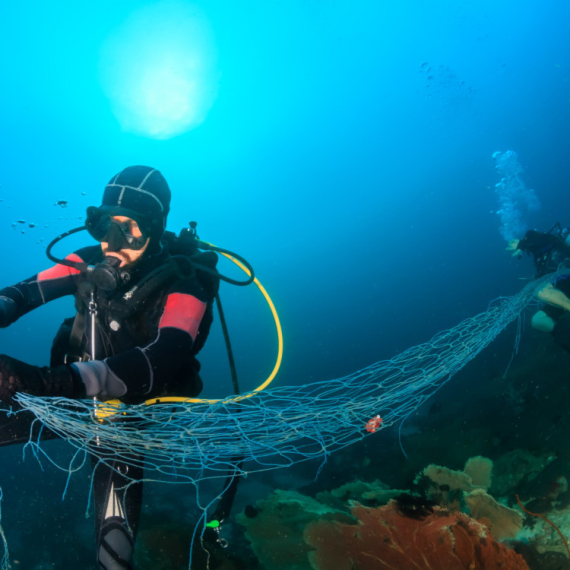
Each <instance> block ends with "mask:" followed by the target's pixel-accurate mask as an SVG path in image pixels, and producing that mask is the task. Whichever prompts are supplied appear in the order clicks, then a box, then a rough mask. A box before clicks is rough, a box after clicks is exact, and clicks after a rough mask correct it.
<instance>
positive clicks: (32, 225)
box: [28, 222, 36, 228]
mask: <svg viewBox="0 0 570 570" xmlns="http://www.w3.org/2000/svg"><path fill="white" fill-rule="evenodd" d="M28 225H29V226H30V228H35V227H36V224H32V223H31V222H30V223H29V224H28Z"/></svg>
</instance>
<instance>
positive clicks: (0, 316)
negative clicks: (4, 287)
mask: <svg viewBox="0 0 570 570" xmlns="http://www.w3.org/2000/svg"><path fill="white" fill-rule="evenodd" d="M15 320H16V303H15V302H14V301H13V300H12V299H10V298H8V297H4V296H3V295H0V328H5V327H7V326H8V325H11V324H12V323H13V322H14V321H15Z"/></svg>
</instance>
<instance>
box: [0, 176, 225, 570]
mask: <svg viewBox="0 0 570 570" xmlns="http://www.w3.org/2000/svg"><path fill="white" fill-rule="evenodd" d="M170 198H171V194H170V189H169V187H168V184H167V182H166V180H165V179H164V177H163V176H162V174H161V173H160V172H159V171H158V170H155V169H153V168H150V167H147V166H130V167H128V168H125V169H124V170H122V171H121V172H119V174H117V175H116V176H114V177H113V178H112V179H111V181H110V182H109V183H108V184H107V186H106V187H105V191H104V195H103V200H102V204H101V206H100V207H98V208H97V207H93V206H92V207H90V208H88V210H87V218H86V224H85V227H82V228H77V229H76V230H71V231H70V232H67V233H66V234H63V235H62V236H59V238H56V240H54V242H52V244H50V247H48V256H49V257H50V259H54V260H56V261H58V263H57V264H56V265H55V266H53V267H51V268H50V269H47V270H45V271H42V272H40V273H38V274H37V275H34V276H33V277H31V278H29V279H26V280H24V281H22V282H20V283H18V284H16V285H14V286H11V287H6V288H4V289H2V290H0V326H1V327H7V326H9V325H10V324H11V323H13V322H14V321H16V320H17V319H19V318H20V317H22V316H23V315H25V314H26V313H28V312H30V311H32V310H34V309H36V308H37V307H39V306H41V305H43V304H45V303H49V302H50V301H53V300H54V299H58V298H60V297H63V296H64V295H73V296H74V297H75V307H76V315H75V317H73V318H71V319H66V320H65V321H64V323H63V325H62V326H61V328H60V330H59V331H58V333H57V335H56V338H55V340H54V343H53V346H52V350H51V362H50V366H49V367H38V366H32V365H29V364H27V363H25V362H21V361H19V360H16V359H14V358H11V357H9V356H5V355H0V400H1V401H2V402H4V403H5V404H7V405H11V406H12V407H13V408H14V409H16V410H17V409H18V404H17V402H15V401H14V399H13V398H14V396H15V395H16V393H18V392H24V393H27V394H31V395H35V396H44V397H46V396H60V397H65V398H86V397H89V398H97V399H101V400H109V399H112V398H120V399H121V401H122V402H124V403H126V404H139V403H141V402H143V401H146V400H148V399H150V398H154V397H158V396H164V395H176V396H186V397H196V396H197V395H198V394H199V393H200V392H201V390H202V381H201V379H200V375H199V370H200V364H199V362H198V360H197V359H196V355H197V354H198V352H199V351H200V350H201V348H202V347H203V346H204V343H205V342H206V339H207V337H208V333H209V329H210V326H211V324H212V320H213V302H214V298H215V296H216V294H217V291H218V286H219V278H218V273H217V270H216V269H215V268H216V263H217V255H216V253H214V252H213V251H205V252H200V251H198V250H197V248H195V249H194V251H193V252H192V251H191V252H190V254H194V255H193V257H192V256H191V255H189V253H188V247H186V249H185V251H184V252H183V255H182V254H181V253H180V252H179V251H177V250H176V246H177V241H176V239H179V238H176V239H172V238H173V236H174V234H171V233H170V232H166V231H165V228H166V220H167V216H168V213H169V209H170ZM82 229H87V230H88V231H89V233H90V234H91V235H92V236H93V237H94V238H95V239H96V240H97V241H98V242H100V243H99V244H98V245H94V246H91V247H85V248H83V249H80V250H78V251H76V252H75V253H72V254H71V255H69V256H68V257H66V258H65V259H62V260H58V259H57V258H54V257H53V256H51V255H50V249H51V246H53V245H54V243H56V242H57V241H59V239H62V238H63V237H66V236H67V235H70V234H71V233H74V232H75V231H79V230H82ZM183 231H184V230H183ZM187 231H188V232H190V230H187ZM191 241H192V240H189V241H188V243H191ZM199 243H204V242H199ZM196 258H197V259H198V260H199V263H198V264H194V263H193V262H192V260H196ZM33 420H34V417H33V415H32V414H31V412H28V411H22V412H20V413H17V414H11V415H9V416H8V415H7V414H0V445H4V444H9V443H14V442H26V441H28V440H29V439H30V435H31V433H32V435H33V434H34V433H35V435H36V436H37V435H39V429H38V428H39V426H36V425H35V424H38V423H39V422H34V421H33ZM31 429H32V432H30V430H31ZM50 437H57V436H56V435H55V434H53V433H51V432H49V431H48V430H47V428H42V429H41V438H42V439H44V438H50ZM94 445H95V444H94ZM109 455H110V456H112V450H109ZM132 459H133V460H134V461H128V462H127V461H123V460H121V458H118V457H117V458H115V459H113V460H109V461H108V463H109V464H108V465H107V464H105V463H101V462H99V463H98V462H97V461H96V460H94V461H93V466H94V472H93V477H94V482H93V490H94V498H95V515H96V516H95V523H96V540H97V561H98V564H99V568H101V569H103V570H123V569H128V568H133V551H134V541H135V537H136V533H137V525H138V520H139V514H140V509H141V499H142V482H141V481H142V479H143V467H142V460H141V459H140V458H138V460H137V458H132ZM137 465H139V466H138V467H137ZM95 467H96V468H95ZM132 481H136V483H135V484H131V485H129V483H130V482H132Z"/></svg>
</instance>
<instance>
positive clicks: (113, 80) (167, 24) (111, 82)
mask: <svg viewBox="0 0 570 570" xmlns="http://www.w3.org/2000/svg"><path fill="white" fill-rule="evenodd" d="M99 66H100V80H101V85H102V87H103V90H104V92H105V94H106V96H107V97H108V99H109V102H110V104H111V108H112V110H113V113H114V115H115V116H116V118H117V120H118V121H119V124H120V125H121V128H122V129H123V130H124V131H126V132H131V133H135V134H138V135H143V136H147V137H151V138H156V139H168V138H172V137H174V136H177V135H180V134H182V133H185V132H187V131H189V130H191V129H193V128H195V127H197V126H198V125H200V124H201V123H202V122H203V121H204V119H205V118H206V116H207V114H208V111H209V110H210V108H211V107H212V105H213V103H214V101H215V99H216V96H217V89H218V78H219V73H218V70H217V53H216V44H215V41H214V35H213V32H212V29H211V26H210V23H209V21H208V19H207V18H206V16H205V14H204V13H203V11H202V10H201V9H200V8H198V7H196V6H194V5H192V4H188V3H186V2H179V1H170V0H169V1H165V2H160V3H158V4H155V5H152V6H147V7H145V8H142V9H140V10H137V11H136V12H134V13H133V14H131V16H130V17H129V18H128V19H127V21H126V22H125V23H124V24H123V25H122V26H121V27H120V28H119V29H117V30H116V31H115V32H114V33H113V34H111V35H110V36H109V37H108V38H107V40H106V41H105V43H104V44H103V46H102V48H101V53H100V59H99Z"/></svg>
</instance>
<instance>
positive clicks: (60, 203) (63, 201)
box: [54, 200, 67, 208]
mask: <svg viewBox="0 0 570 570" xmlns="http://www.w3.org/2000/svg"><path fill="white" fill-rule="evenodd" d="M54 206H61V207H62V208H66V207H67V200H58V201H57V202H56V203H55V204H54Z"/></svg>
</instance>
